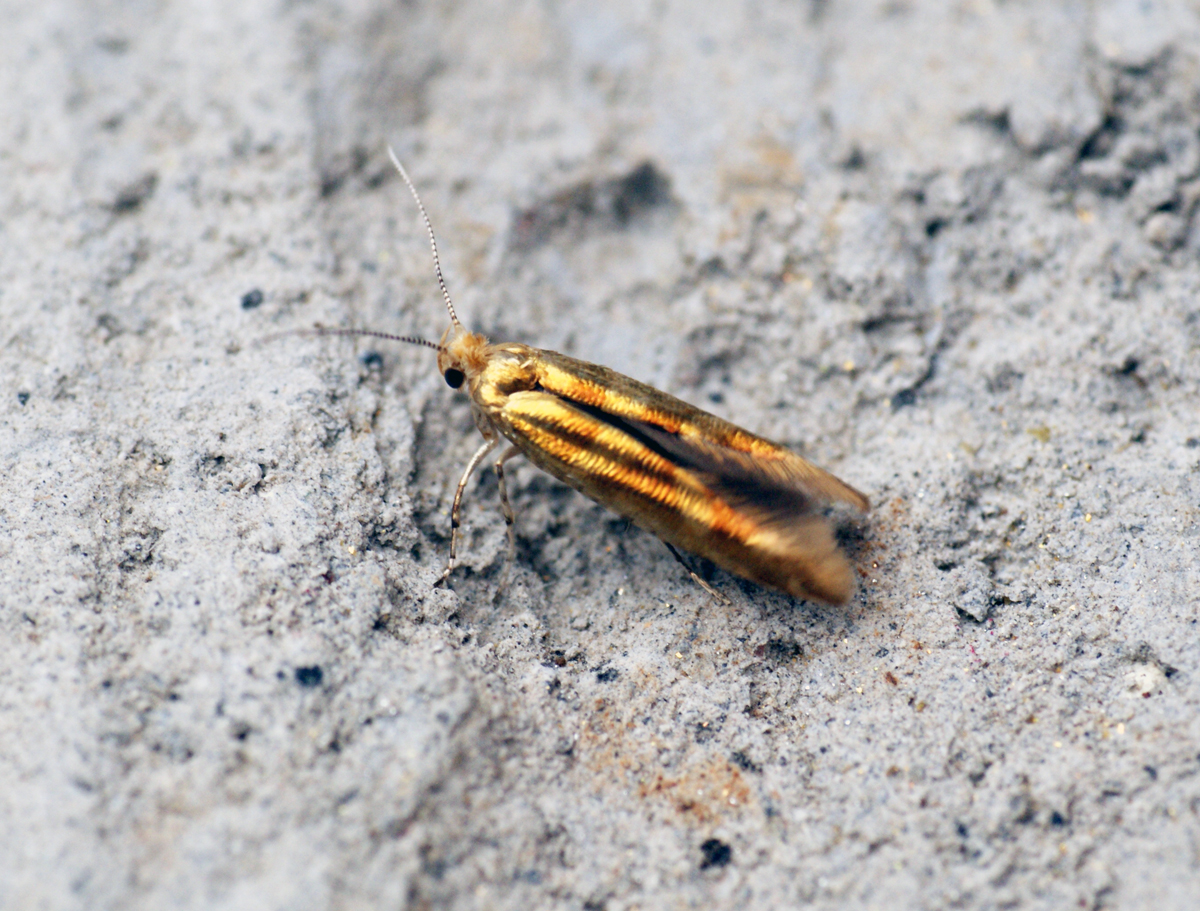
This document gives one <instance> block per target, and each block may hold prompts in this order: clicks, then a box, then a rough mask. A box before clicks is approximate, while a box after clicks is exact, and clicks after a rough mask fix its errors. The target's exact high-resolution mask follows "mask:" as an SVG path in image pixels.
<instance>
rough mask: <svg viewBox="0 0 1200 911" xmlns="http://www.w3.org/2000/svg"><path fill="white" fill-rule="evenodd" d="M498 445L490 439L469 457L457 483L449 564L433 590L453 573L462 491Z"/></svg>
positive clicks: (451, 527)
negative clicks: (469, 459) (480, 464)
mask: <svg viewBox="0 0 1200 911" xmlns="http://www.w3.org/2000/svg"><path fill="white" fill-rule="evenodd" d="M499 445H500V440H499V439H491V440H488V441H487V442H486V443H484V444H483V445H482V446H480V447H479V448H478V449H476V450H475V455H473V456H471V461H469V462H468V463H467V470H466V471H464V472H463V476H462V480H461V481H459V482H458V489H457V490H455V491H454V506H452V507H451V508H450V562H449V563H447V564H446V568H445V569H444V570H442V574H441V575H440V576H438V579H437V581H436V582H434V583H433V585H434V587H435V588H436V587H437V586H439V585H441V584H442V583H443V582H445V581H446V580H447V579H448V578H450V573H452V572H453V571H454V561H455V558H456V557H457V556H458V527H459V525H460V524H461V523H460V517H461V513H462V496H463V490H465V489H466V486H467V481H469V480H471V474H472V473H473V472H474V471H475V469H476V468H478V467H479V463H480V462H482V461H483V460H484V459H486V458H487V457H488V453H490V452H491V451H492V450H493V449H495V448H496V447H497V446H499Z"/></svg>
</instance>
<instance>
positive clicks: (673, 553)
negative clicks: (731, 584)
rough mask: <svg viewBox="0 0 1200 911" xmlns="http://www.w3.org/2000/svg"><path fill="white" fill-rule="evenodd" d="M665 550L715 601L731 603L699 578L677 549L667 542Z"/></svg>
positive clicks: (725, 603) (664, 542)
mask: <svg viewBox="0 0 1200 911" xmlns="http://www.w3.org/2000/svg"><path fill="white" fill-rule="evenodd" d="M663 544H667V542H666V541H663ZM667 550H669V551H670V552H671V556H672V557H674V558H675V559H676V560H678V561H679V565H680V566H682V567H683V568H684V569H686V570H687V572H688V575H689V576H691V577H692V581H693V582H695V583H696V584H697V585H699V586H700V587H701V588H702V589H704V590H705V591H706V592H708V593H709V594H710V595H712V596H713V597H714V598H716V599H717V601H719V602H720V603H721V604H724V605H726V606H728V605H730V604H732V603H733V602H732V601H730V600H729V599H728V598H726V597H725V596H724V595H722V594H721V593H720V592H719V591H717V590H716V589H715V588H713V587H712V586H711V585H709V584H708V583H707V582H705V581H704V580H703V579H701V578H700V577H699V576H697V575H696V571H695V570H694V569H692V568H691V567H690V566H689V565H688V562H687V560H685V559H683V557H682V556H681V555H680V553H679V551H677V550H676V549H675V548H674V547H672V546H671V545H670V544H667Z"/></svg>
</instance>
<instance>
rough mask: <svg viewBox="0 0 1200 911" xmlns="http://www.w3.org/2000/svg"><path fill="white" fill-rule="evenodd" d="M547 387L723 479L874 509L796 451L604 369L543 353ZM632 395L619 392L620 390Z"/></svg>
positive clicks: (543, 382)
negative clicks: (762, 481) (759, 481)
mask: <svg viewBox="0 0 1200 911" xmlns="http://www.w3.org/2000/svg"><path fill="white" fill-rule="evenodd" d="M537 354H538V358H539V369H538V380H539V383H540V384H541V386H542V387H543V388H544V389H545V390H546V391H547V392H551V393H553V394H554V395H557V396H559V397H561V398H563V399H565V400H566V401H569V402H571V403H572V404H574V405H576V406H578V407H582V408H586V409H588V410H589V411H590V412H591V413H593V414H597V415H599V414H600V413H603V415H604V418H605V419H606V420H609V421H614V422H616V421H620V422H625V423H627V424H629V425H632V426H633V427H636V428H641V429H643V430H644V431H645V432H646V435H647V436H649V437H652V438H653V439H655V440H656V441H657V443H658V445H659V446H660V447H661V449H663V450H666V451H667V452H669V453H673V454H674V455H675V456H676V457H678V458H681V459H684V460H686V459H689V458H691V459H694V460H695V461H696V463H697V464H698V465H704V466H708V467H709V468H710V469H711V470H712V472H713V473H714V474H716V475H719V474H720V473H721V472H722V471H730V472H731V473H732V474H733V476H735V477H745V476H748V477H751V478H752V477H755V476H760V475H761V474H762V473H763V472H765V473H766V474H768V475H769V476H771V477H773V478H774V479H775V480H776V482H777V486H778V487H780V488H783V489H788V488H797V489H799V490H803V491H806V492H807V493H808V494H809V495H810V496H813V497H816V498H817V499H821V500H827V501H830V502H837V503H845V504H847V505H849V506H852V507H854V508H855V509H857V510H858V511H859V512H864V513H865V512H867V511H868V510H869V509H870V501H869V500H868V499H867V497H866V496H865V495H864V494H862V493H860V492H859V491H857V490H855V489H854V488H853V487H851V486H850V485H849V484H847V483H845V482H844V481H842V480H840V479H838V478H836V477H834V476H833V475H832V474H830V473H829V472H827V471H825V470H824V469H822V468H818V467H817V466H816V465H814V464H812V462H809V461H808V460H807V459H803V458H801V457H800V456H798V455H796V454H795V453H794V452H791V451H790V450H787V449H784V448H783V447H782V446H779V445H778V444H776V443H773V442H771V441H770V440H767V439H764V438H763V437H760V436H756V435H755V434H752V433H750V432H749V431H747V430H743V429H742V428H741V427H738V426H737V425H736V424H731V423H730V422H729V421H726V420H724V419H723V418H719V417H717V416H716V415H715V414H710V413H709V412H707V411H704V410H702V409H700V408H697V407H696V406H694V405H689V404H688V403H687V402H685V401H683V400H682V399H677V398H675V397H674V396H673V395H669V394H668V393H665V392H663V391H662V390H661V389H655V388H654V387H653V386H648V385H646V384H645V383H641V382H639V381H637V380H634V379H631V378H630V377H627V376H622V375H621V374H619V373H617V372H616V371H613V370H610V369H608V368H607V367H601V366H599V365H598V364H590V363H588V362H587V361H580V360H576V359H575V358H571V357H567V356H566V355H564V354H559V353H558V352H556V351H544V350H540V351H538V352H537ZM616 389H621V390H626V392H624V393H618V394H613V390H616Z"/></svg>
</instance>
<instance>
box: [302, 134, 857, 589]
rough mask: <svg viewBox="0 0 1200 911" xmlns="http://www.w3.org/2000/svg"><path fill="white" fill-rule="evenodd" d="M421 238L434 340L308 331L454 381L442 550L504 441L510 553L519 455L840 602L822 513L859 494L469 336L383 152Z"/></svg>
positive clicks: (667, 403) (642, 517)
mask: <svg viewBox="0 0 1200 911" xmlns="http://www.w3.org/2000/svg"><path fill="white" fill-rule="evenodd" d="M388 154H389V155H390V156H391V159H392V164H394V165H395V166H396V170H397V171H399V172H400V176H401V177H402V178H403V179H404V182H405V184H407V186H408V189H409V191H410V192H411V193H412V195H413V199H414V200H416V203H417V208H418V210H419V211H420V213H421V218H422V220H423V221H424V224H425V230H426V231H427V232H428V234H429V245H430V247H431V249H432V251H433V266H434V272H435V273H436V275H437V282H438V287H439V288H440V289H441V292H442V298H443V300H444V301H445V303H446V310H447V312H448V313H449V314H450V327H449V328H448V329H447V330H446V332H445V334H444V335H443V336H442V340H441V341H440V342H439V343H438V344H436V345H435V344H434V343H433V342H430V341H426V340H425V339H419V338H412V337H409V336H397V335H390V334H388V333H383V332H372V331H369V330H362V329H330V328H323V327H318V328H317V329H316V330H315V332H316V333H318V334H321V335H343V336H374V337H376V338H384V339H391V340H394V341H402V342H408V343H411V344H416V345H424V346H425V347H428V348H432V349H434V350H435V351H436V352H437V366H438V372H440V373H441V374H442V376H443V377H444V378H445V380H446V382H447V383H448V384H449V385H450V387H451V388H453V389H460V388H463V387H464V386H465V388H466V391H467V395H468V396H469V397H470V400H471V414H472V416H473V417H474V419H475V426H476V427H478V428H479V432H480V433H481V434H483V439H484V443H483V445H482V446H480V447H479V449H478V450H477V451H476V452H475V454H474V455H473V456H472V457H471V460H470V461H469V462H468V463H467V467H466V470H465V471H464V472H463V475H462V480H460V481H459V482H458V487H457V489H456V490H455V492H454V505H453V507H452V508H451V513H450V527H451V532H450V560H449V562H448V564H447V565H446V569H445V571H444V572H443V573H442V575H441V577H440V578H439V580H438V582H439V583H440V582H443V581H445V579H446V578H448V577H449V575H450V573H451V572H452V571H453V569H454V566H455V560H456V558H457V552H458V541H459V524H460V511H461V507H462V496H463V490H464V489H465V487H466V485H467V481H468V480H469V479H470V477H471V474H472V473H473V472H474V471H475V469H476V468H478V467H479V465H480V464H481V463H482V462H483V461H484V460H485V459H486V458H487V457H488V456H489V455H490V454H491V453H493V452H494V451H495V450H496V449H497V448H498V447H500V446H501V445H502V443H503V442H507V443H508V444H509V445H508V446H507V447H506V448H505V449H504V450H503V452H502V453H501V454H500V456H499V458H497V459H496V461H495V469H496V476H497V479H498V480H499V490H500V505H501V508H502V510H503V513H504V520H505V522H506V523H507V525H508V540H509V551H510V559H511V554H512V552H513V550H514V544H515V539H514V534H513V511H512V506H511V505H510V504H509V500H508V491H507V488H506V486H505V480H504V466H505V464H506V463H507V462H508V461H509V460H510V459H511V458H513V457H514V456H517V455H523V456H525V457H526V458H527V459H528V460H529V461H530V462H532V463H533V464H534V465H536V466H537V467H538V468H541V469H542V470H543V471H545V472H547V473H549V474H551V475H553V476H554V477H556V478H558V479H559V480H560V481H562V482H563V483H565V484H568V485H570V486H571V487H573V488H575V489H576V490H578V491H579V492H580V493H582V494H583V495H584V496H586V497H590V498H591V499H592V500H595V501H596V502H597V503H599V504H601V505H602V506H606V507H608V508H609V509H611V510H613V512H616V513H618V514H620V515H622V516H625V517H626V518H628V519H630V520H632V521H633V522H634V523H635V524H637V525H639V526H641V527H642V528H644V529H646V530H647V531H649V532H651V533H652V534H654V535H657V536H658V537H659V538H660V539H662V541H663V542H665V543H666V545H667V547H668V548H669V549H670V551H671V553H672V554H673V555H674V556H675V558H676V559H677V560H679V562H680V563H682V564H683V565H684V567H685V568H686V569H688V571H689V573H691V575H692V578H693V579H695V580H696V581H697V582H698V583H699V584H700V585H702V586H703V587H704V588H705V589H706V590H707V591H709V592H710V593H711V594H713V595H714V596H715V597H717V598H718V599H720V600H722V601H726V600H727V599H725V598H724V597H723V596H722V595H721V594H720V593H718V592H716V591H715V590H714V589H712V588H711V587H710V586H709V585H708V584H707V583H705V582H704V581H703V580H702V579H700V577H699V576H697V575H696V574H695V573H694V572H692V570H691V568H690V567H688V565H687V563H686V562H685V561H684V560H683V558H682V557H681V556H680V555H679V550H685V551H689V552H691V553H693V554H698V555H699V556H701V557H705V558H707V559H709V560H711V561H712V562H713V563H715V564H716V565H717V566H720V567H722V568H723V569H726V570H728V571H729V572H731V573H735V574H736V575H739V576H742V577H743V578H746V579H749V580H751V581H753V582H757V583H759V584H761V585H767V586H770V587H771V588H777V589H780V590H782V591H785V592H787V593H788V594H790V595H793V596H795V597H797V598H812V599H815V600H818V601H824V602H827V603H830V604H844V603H845V602H846V601H847V600H848V599H849V598H850V595H851V594H852V593H853V591H854V577H853V573H852V571H851V567H850V563H849V561H847V559H846V557H845V555H844V554H843V553H842V552H841V550H839V548H838V546H837V542H836V541H835V540H834V536H833V532H832V530H831V528H830V525H829V522H828V521H827V520H826V519H825V518H824V516H823V515H822V510H823V508H824V507H825V506H826V505H827V504H829V503H831V502H840V503H845V504H848V505H849V506H851V507H853V508H855V509H857V510H859V511H860V512H863V513H865V512H867V510H868V509H869V502H868V500H867V498H866V497H865V496H864V495H863V494H861V493H859V492H858V491H857V490H855V489H854V488H853V487H851V486H849V485H848V484H845V483H843V482H842V481H840V480H838V479H837V478H835V477H834V476H833V475H831V474H830V473H829V472H827V471H824V470H822V469H820V468H818V467H817V466H816V465H813V464H812V463H811V462H808V461H807V460H805V459H802V458H801V457H800V456H798V455H796V454H795V453H792V452H789V451H788V450H787V449H784V448H783V447H781V446H779V445H777V444H775V443H772V442H771V441H770V440H766V439H763V438H762V437H759V436H755V435H754V434H752V433H749V432H747V431H745V430H743V429H742V428H740V427H738V426H736V425H734V424H731V423H729V422H728V421H724V420H722V419H721V418H719V417H716V416H715V415H712V414H708V413H707V412H705V411H701V410H700V409H699V408H696V407H694V406H692V405H689V404H687V403H686V402H682V401H680V400H679V399H677V398H675V397H673V396H670V395H667V394H666V393H665V392H661V391H659V390H658V389H655V388H654V387H652V386H648V385H646V384H645V383H640V382H638V381H637V380H634V379H630V378H629V377H627V376H622V375H621V374H619V373H616V372H615V371H612V370H609V369H608V368H607V367H600V366H598V365H596V364H589V363H588V362H587V361H581V360H576V359H575V358H571V357H567V356H566V355H563V354H559V353H557V352H555V351H547V350H545V349H541V348H531V347H530V346H528V345H521V344H517V343H512V342H510V343H505V344H498V345H495V344H492V343H490V342H489V341H488V340H487V339H486V338H484V337H483V336H482V335H479V334H477V333H474V332H468V331H467V330H466V329H465V328H464V327H463V325H462V323H460V322H459V320H458V315H457V314H456V313H455V312H454V304H453V303H452V302H451V300H450V293H449V291H448V290H447V289H446V282H445V279H444V278H443V277H442V267H441V263H440V261H439V259H438V251H437V241H436V240H435V239H434V236H433V226H432V224H431V223H430V221H429V216H428V215H427V214H426V212H425V206H424V205H423V204H422V203H421V197H420V196H419V195H418V193H417V189H416V187H415V186H414V185H413V182H412V180H411V179H409V176H408V172H406V171H405V170H404V166H403V165H401V164H400V161H399V159H397V157H396V154H395V152H393V151H392V150H391V149H390V148H389V149H388Z"/></svg>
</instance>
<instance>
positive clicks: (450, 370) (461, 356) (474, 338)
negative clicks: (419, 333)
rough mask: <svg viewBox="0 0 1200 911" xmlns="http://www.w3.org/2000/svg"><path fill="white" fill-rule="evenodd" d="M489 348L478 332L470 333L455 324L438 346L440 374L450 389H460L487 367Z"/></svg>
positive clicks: (486, 341)
mask: <svg viewBox="0 0 1200 911" xmlns="http://www.w3.org/2000/svg"><path fill="white" fill-rule="evenodd" d="M487 347H488V340H487V339H486V338H484V337H483V336H482V335H480V334H479V333H478V332H468V331H467V330H466V329H464V328H463V327H462V326H461V325H460V324H459V323H457V322H456V323H453V324H452V325H451V326H450V328H449V329H447V330H446V332H445V334H444V335H443V336H442V341H441V344H440V345H438V359H437V364H438V373H440V374H441V375H442V376H443V377H445V379H446V383H447V385H449V386H450V388H452V389H458V388H459V387H460V386H462V384H463V383H464V382H465V381H467V380H470V379H472V378H473V377H475V376H477V375H478V374H479V373H480V372H482V370H483V368H484V367H486V366H487Z"/></svg>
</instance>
